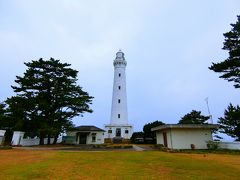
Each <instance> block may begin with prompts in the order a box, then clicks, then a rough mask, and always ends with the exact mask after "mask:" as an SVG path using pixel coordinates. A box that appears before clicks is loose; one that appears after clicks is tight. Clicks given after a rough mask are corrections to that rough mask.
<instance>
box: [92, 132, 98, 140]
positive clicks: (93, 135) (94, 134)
mask: <svg viewBox="0 0 240 180" xmlns="http://www.w3.org/2000/svg"><path fill="white" fill-rule="evenodd" d="M96 135H97V134H96V133H92V142H96Z"/></svg>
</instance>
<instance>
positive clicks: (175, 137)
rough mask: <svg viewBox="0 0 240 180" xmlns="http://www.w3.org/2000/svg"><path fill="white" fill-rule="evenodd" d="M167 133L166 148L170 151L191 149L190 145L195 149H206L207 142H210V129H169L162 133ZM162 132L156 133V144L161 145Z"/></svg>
mask: <svg viewBox="0 0 240 180" xmlns="http://www.w3.org/2000/svg"><path fill="white" fill-rule="evenodd" d="M164 132H166V133H167V143H168V148H171V149H191V144H194V145H195V148H196V149H207V143H206V142H207V141H212V134H211V130H210V129H171V130H166V131H164ZM162 134H163V131H159V132H157V133H156V135H157V144H164V143H163V135H162Z"/></svg>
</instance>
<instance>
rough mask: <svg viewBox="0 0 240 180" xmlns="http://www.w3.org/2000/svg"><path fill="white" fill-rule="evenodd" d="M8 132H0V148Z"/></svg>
mask: <svg viewBox="0 0 240 180" xmlns="http://www.w3.org/2000/svg"><path fill="white" fill-rule="evenodd" d="M5 132H6V130H0V146H1V145H2V144H3V143H4V139H5V138H4V135H5Z"/></svg>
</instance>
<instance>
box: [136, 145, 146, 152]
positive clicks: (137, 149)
mask: <svg viewBox="0 0 240 180" xmlns="http://www.w3.org/2000/svg"><path fill="white" fill-rule="evenodd" d="M133 149H135V151H145V149H143V148H141V147H139V146H137V145H133Z"/></svg>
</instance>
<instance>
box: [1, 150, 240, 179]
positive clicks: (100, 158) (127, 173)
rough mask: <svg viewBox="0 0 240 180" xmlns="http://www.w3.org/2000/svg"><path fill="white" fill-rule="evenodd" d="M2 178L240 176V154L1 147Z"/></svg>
mask: <svg viewBox="0 0 240 180" xmlns="http://www.w3.org/2000/svg"><path fill="white" fill-rule="evenodd" d="M0 162H1V163H0V179H239V172H240V156H239V155H223V154H185V153H168V152H160V151H145V152H135V151H129V152H128V151H124V152H123V151H109V152H106V151H105V152H96V151H91V152H66V151H65V152H64V151H37V150H1V151H0Z"/></svg>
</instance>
